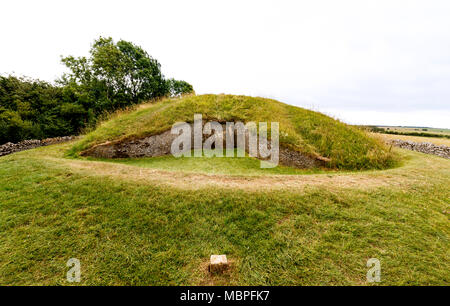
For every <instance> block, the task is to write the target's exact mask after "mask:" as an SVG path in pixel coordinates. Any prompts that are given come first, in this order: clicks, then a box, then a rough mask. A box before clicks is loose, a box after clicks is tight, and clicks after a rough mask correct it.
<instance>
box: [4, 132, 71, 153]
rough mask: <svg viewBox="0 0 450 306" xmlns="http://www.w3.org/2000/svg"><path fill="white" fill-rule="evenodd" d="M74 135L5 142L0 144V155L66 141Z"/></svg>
mask: <svg viewBox="0 0 450 306" xmlns="http://www.w3.org/2000/svg"><path fill="white" fill-rule="evenodd" d="M75 138H76V136H63V137H55V138H46V139H43V140H39V139H30V140H23V141H21V142H18V143H12V142H7V143H5V144H3V145H0V156H4V155H8V154H12V153H15V152H20V151H24V150H29V149H34V148H37V147H42V146H48V145H52V144H56V143H61V142H66V141H69V140H72V139H75Z"/></svg>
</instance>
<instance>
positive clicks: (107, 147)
mask: <svg viewBox="0 0 450 306" xmlns="http://www.w3.org/2000/svg"><path fill="white" fill-rule="evenodd" d="M203 124H205V122H203ZM222 127H223V130H224V135H223V139H224V140H225V139H226V137H225V133H226V132H225V131H226V129H225V125H224V124H222ZM191 128H192V129H193V126H192V124H191ZM234 136H235V141H234V144H235V146H234V147H235V148H236V143H237V139H236V138H237V135H236V133H235V135H234ZM177 137H178V135H174V134H171V131H170V130H167V131H165V132H163V133H161V134H157V135H151V136H147V137H143V138H126V139H122V140H119V141H111V142H105V143H102V144H99V145H95V146H93V147H91V148H89V149H87V150H85V151H83V152H81V155H82V156H91V157H95V158H139V157H156V156H164V155H170V154H171V151H170V150H171V145H172V142H173V140H174V139H175V138H177ZM208 137H210V135H203V140H202V143H203V142H204V141H205V140H206V139H207V138H208ZM245 138H246V141H245V143H246V148H245V150H246V152H248V143H249V142H248V133H246V135H245ZM191 143H192V144H193V143H194V141H193V138H192V139H191ZM269 144H270V141H269ZM223 147H224V148H225V142H224V144H223ZM193 148H194V147H193ZM194 149H196V148H194ZM258 158H259V159H263V158H261V157H260V156H258ZM328 161H329V160H328V159H326V158H320V157H314V156H309V155H306V154H303V153H300V152H297V151H294V150H292V149H289V148H287V147H284V146H282V145H281V146H280V150H279V163H280V164H281V165H284V166H289V167H295V168H302V169H304V168H315V167H325V166H326V164H327V162H328Z"/></svg>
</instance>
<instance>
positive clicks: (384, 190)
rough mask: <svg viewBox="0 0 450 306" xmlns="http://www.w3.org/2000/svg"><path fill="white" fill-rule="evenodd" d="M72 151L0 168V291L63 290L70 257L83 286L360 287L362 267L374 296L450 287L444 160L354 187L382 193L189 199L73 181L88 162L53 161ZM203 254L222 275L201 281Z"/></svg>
mask: <svg viewBox="0 0 450 306" xmlns="http://www.w3.org/2000/svg"><path fill="white" fill-rule="evenodd" d="M70 146H71V144H61V145H54V146H49V147H42V148H38V149H34V150H29V151H24V152H20V153H16V154H12V155H9V156H4V157H1V158H0V285H31V284H33V285H36V284H39V285H54V284H64V285H65V284H68V283H67V282H66V277H65V275H66V272H67V270H68V268H67V267H66V262H67V260H68V259H69V258H72V257H75V258H78V259H80V261H81V270H82V275H81V277H82V282H81V284H82V285H89V284H91V285H108V284H116V285H195V284H223V285H233V284H234V285H236V284H238V285H325V284H327V285H338V284H339V285H345V284H349V285H361V284H363V285H364V284H368V283H366V272H367V269H368V268H367V267H366V262H367V259H369V258H371V257H375V258H378V259H380V261H381V280H382V282H381V283H380V284H381V285H400V284H409V285H413V284H414V285H419V284H420V285H425V284H436V285H445V284H448V283H449V282H450V278H449V274H448V271H449V270H450V258H449V254H450V252H449V235H450V225H449V224H450V223H449V212H450V206H449V201H448V199H449V198H450V191H449V189H448V186H449V184H450V161H449V160H445V159H443V158H438V157H435V156H428V155H424V154H421V153H416V152H406V151H399V152H401V154H402V155H403V156H404V157H405V159H406V163H405V165H403V166H402V167H399V168H395V169H389V170H382V171H369V172H367V171H366V172H359V173H354V174H352V180H354V181H355V182H358V181H359V180H360V179H361V178H363V177H365V176H370V177H373V178H378V177H381V178H382V179H383V180H385V181H386V182H387V184H386V185H383V186H380V187H376V186H375V187H371V188H363V187H362V186H361V188H359V187H358V188H357V187H339V186H336V185H335V184H330V185H325V186H311V187H309V188H306V189H302V190H300V189H292V188H285V189H281V190H273V191H270V192H269V191H263V190H260V191H254V192H250V191H246V190H244V189H239V188H238V189H235V188H234V189H229V188H200V189H197V190H190V189H189V190H187V189H183V188H175V187H167V186H164V185H158V186H157V185H154V184H151V183H148V182H147V181H146V180H138V181H132V182H131V181H129V180H128V179H126V177H123V178H122V177H121V176H120V175H119V174H120V173H121V171H122V170H123V167H124V166H123V165H121V164H117V163H111V162H108V163H103V164H104V166H105V167H112V168H115V167H117V169H118V170H117V171H116V172H117V174H118V175H117V176H112V174H111V176H101V175H99V174H98V173H97V172H95V171H80V170H79V169H78V168H77V167H76V166H77V165H81V164H83V165H85V166H89V165H91V164H93V163H94V162H93V161H87V160H77V159H67V158H64V152H66V150H67V149H68V148H69V147H70ZM202 161H205V162H209V161H208V160H207V159H199V160H198V161H197V162H202ZM95 163H98V162H95ZM101 164H102V163H99V165H100V166H101ZM255 166H256V167H259V166H258V165H255ZM218 167H219V166H218ZM235 167H236V168H237V169H239V165H235ZM249 167H250V166H249V165H248V164H245V166H244V167H242V169H241V172H242V173H245V172H246V171H248V168H249ZM132 168H136V169H143V168H141V167H138V166H132ZM204 169H208V167H207V166H205V167H204ZM236 171H237V170H236ZM111 173H112V172H111ZM259 175H260V176H261V178H264V177H267V178H269V176H266V175H265V174H263V173H259ZM333 175H334V176H335V177H336V178H339V177H341V176H342V175H341V174H333ZM329 176H330V175H329V174H328V173H326V174H313V175H300V176H298V179H299V180H305V179H307V178H308V177H316V178H323V180H324V181H325V182H327V180H328V179H329ZM289 177H291V178H292V177H293V176H292V174H291V175H289ZM277 179H278V177H277ZM279 179H280V180H283V178H282V177H279ZM186 180H189V181H188V183H189V184H190V185H195V182H196V176H187V177H186ZM353 186H357V185H353ZM211 254H227V255H228V257H229V258H230V259H231V260H232V261H233V265H232V268H231V271H230V272H229V273H228V274H225V275H223V276H215V277H211V276H209V275H208V273H207V272H206V263H207V261H208V258H209V256H210V255H211Z"/></svg>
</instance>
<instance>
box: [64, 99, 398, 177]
mask: <svg viewBox="0 0 450 306" xmlns="http://www.w3.org/2000/svg"><path fill="white" fill-rule="evenodd" d="M196 113H201V114H202V115H203V119H206V120H217V121H222V122H223V121H242V122H244V123H245V122H249V121H254V122H279V124H280V145H281V146H285V147H288V148H290V149H292V150H295V151H298V152H301V153H305V154H307V155H310V156H316V157H317V156H320V157H326V158H329V159H331V161H330V162H329V163H328V166H329V167H330V168H338V169H382V168H388V167H391V166H393V165H394V164H395V162H396V158H395V156H394V155H393V154H392V153H391V152H389V150H388V148H386V147H385V145H384V144H383V143H381V142H380V141H379V140H377V139H375V138H373V137H371V136H369V135H368V134H366V133H365V132H364V131H362V130H359V129H358V128H356V127H351V126H349V125H347V124H344V123H342V122H340V121H338V120H335V119H333V118H330V117H328V116H326V115H323V114H321V113H318V112H314V111H310V110H306V109H303V108H299V107H295V106H291V105H287V104H284V103H281V102H278V101H275V100H271V99H265V98H257V97H247V96H234V95H200V96H195V95H192V96H186V97H183V98H170V99H164V100H162V101H159V102H157V103H149V104H145V105H142V106H140V107H139V108H138V109H137V110H134V111H129V112H119V113H116V114H114V115H113V116H111V118H110V120H107V121H105V122H103V123H102V124H100V125H99V126H98V128H97V129H96V130H94V131H93V132H91V133H89V134H88V135H87V136H86V137H84V138H83V139H82V140H80V141H79V142H78V143H76V144H75V145H74V146H73V147H72V148H71V150H70V151H69V155H71V156H77V155H78V154H79V153H80V152H81V151H83V150H85V149H87V148H89V147H92V146H93V145H96V144H100V143H104V142H106V141H121V140H124V139H129V138H140V137H146V136H151V135H156V134H159V133H162V132H164V131H166V130H168V129H170V128H171V126H172V125H173V124H174V123H175V122H179V121H185V122H192V121H193V118H194V114H196Z"/></svg>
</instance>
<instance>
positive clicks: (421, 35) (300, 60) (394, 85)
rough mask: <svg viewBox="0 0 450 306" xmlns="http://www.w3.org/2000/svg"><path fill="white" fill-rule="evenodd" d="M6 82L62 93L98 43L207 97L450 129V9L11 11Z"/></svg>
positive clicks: (137, 6) (345, 4) (336, 6)
mask: <svg viewBox="0 0 450 306" xmlns="http://www.w3.org/2000/svg"><path fill="white" fill-rule="evenodd" d="M0 31H1V32H0V33H1V49H0V73H3V74H5V73H11V72H14V73H15V74H17V75H27V76H31V77H34V78H40V79H44V80H47V81H53V80H54V79H55V78H57V77H58V76H59V75H61V74H62V72H64V71H65V70H64V67H63V66H62V65H61V64H60V56H61V55H75V56H81V55H87V54H88V50H89V47H90V44H91V43H92V41H93V40H94V39H95V38H97V37H98V36H100V35H102V36H111V37H113V38H114V39H116V40H118V39H125V40H129V41H132V42H134V43H136V44H138V45H140V46H142V47H143V48H144V49H145V50H147V51H148V52H149V54H150V55H152V56H153V57H154V58H156V59H158V60H159V62H160V63H161V65H162V70H163V73H164V74H165V75H166V76H167V77H174V78H176V79H183V80H186V81H188V82H189V83H191V84H192V85H193V86H194V89H195V90H196V92H197V93H198V94H202V93H230V94H246V95H253V96H262V97H270V98H275V99H277V100H280V101H283V102H286V103H290V104H293V105H297V106H302V107H306V108H310V109H314V110H317V111H321V112H324V113H326V114H328V115H331V116H333V117H336V118H339V119H341V120H343V121H345V122H348V123H355V124H384V125H415V126H432V127H442V128H450V119H449V118H450V1H448V0H442V1H434V0H422V1H413V0H405V1H400V0H389V1H382V0H376V1H365V0H355V1H344V0H339V1H336V0H330V1H320V0H319V1H317V0H315V1H280V0H277V1H261V0H258V1H245V0H240V1H230V0H227V1H214V0H207V1H195V0H194V1H186V0H185V1H171V0H164V1H131V0H128V1H122V2H119V1H117V2H116V1H111V0H109V1H95V0H91V1H80V0H77V1H61V0H60V1H43V0H40V1H20V0H14V1H3V2H2V3H1V6H0Z"/></svg>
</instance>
